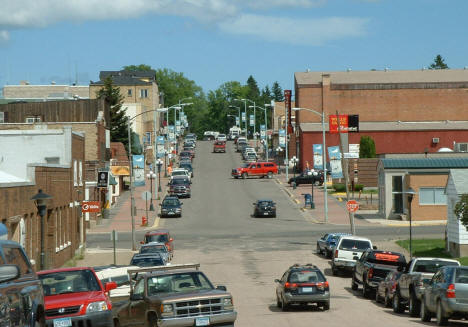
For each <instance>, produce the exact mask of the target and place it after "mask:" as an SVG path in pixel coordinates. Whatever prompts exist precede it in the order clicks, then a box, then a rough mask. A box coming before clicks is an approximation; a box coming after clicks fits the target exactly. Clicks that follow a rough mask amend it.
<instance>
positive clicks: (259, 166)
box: [231, 161, 278, 179]
mask: <svg viewBox="0 0 468 327" xmlns="http://www.w3.org/2000/svg"><path fill="white" fill-rule="evenodd" d="M273 174H278V166H277V165H276V164H275V163H274V162H259V161H258V162H252V163H248V164H244V165H242V167H240V168H235V169H233V170H232V172H231V175H232V177H234V178H239V177H242V178H243V179H246V178H247V177H249V176H259V177H261V178H263V177H265V176H267V177H268V178H272V177H273Z"/></svg>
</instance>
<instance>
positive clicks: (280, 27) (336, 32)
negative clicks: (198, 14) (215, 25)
mask: <svg viewBox="0 0 468 327" xmlns="http://www.w3.org/2000/svg"><path fill="white" fill-rule="evenodd" d="M367 22H368V20H367V19H364V18H347V17H328V18H316V19H293V18H285V17H271V16H260V15H253V14H245V15H241V16H239V17H238V18H235V19H231V20H229V21H226V22H223V23H221V24H220V28H221V30H223V31H224V32H227V33H230V34H238V35H250V36H256V37H259V38H262V39H266V40H269V41H275V42H285V43H291V44H296V45H322V44H324V43H325V42H328V41H331V40H336V39H342V38H346V37H357V36H361V35H364V34H365V33H366V29H365V28H366V25H367Z"/></svg>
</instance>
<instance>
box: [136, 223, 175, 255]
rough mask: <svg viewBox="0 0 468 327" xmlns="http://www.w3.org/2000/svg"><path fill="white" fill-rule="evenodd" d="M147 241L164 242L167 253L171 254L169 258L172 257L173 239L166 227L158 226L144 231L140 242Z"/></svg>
mask: <svg viewBox="0 0 468 327" xmlns="http://www.w3.org/2000/svg"><path fill="white" fill-rule="evenodd" d="M149 242H161V243H164V244H166V246H167V249H168V250H169V253H170V254H171V259H172V258H173V257H174V239H173V238H172V236H171V233H170V232H169V230H168V229H164V228H159V229H155V230H152V231H149V232H146V234H145V238H144V240H143V241H142V242H141V244H145V243H149Z"/></svg>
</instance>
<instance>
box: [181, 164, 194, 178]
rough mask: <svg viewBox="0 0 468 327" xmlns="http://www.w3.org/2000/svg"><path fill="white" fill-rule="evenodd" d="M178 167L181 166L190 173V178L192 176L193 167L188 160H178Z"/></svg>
mask: <svg viewBox="0 0 468 327" xmlns="http://www.w3.org/2000/svg"><path fill="white" fill-rule="evenodd" d="M179 168H183V169H185V170H187V171H188V172H189V173H190V176H191V178H193V167H192V163H191V162H188V161H181V162H179Z"/></svg>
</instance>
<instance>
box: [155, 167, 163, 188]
mask: <svg viewBox="0 0 468 327" xmlns="http://www.w3.org/2000/svg"><path fill="white" fill-rule="evenodd" d="M156 164H157V165H158V175H159V186H158V191H159V192H161V191H162V188H161V167H162V165H163V162H162V160H161V159H158V160H157V161H156Z"/></svg>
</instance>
